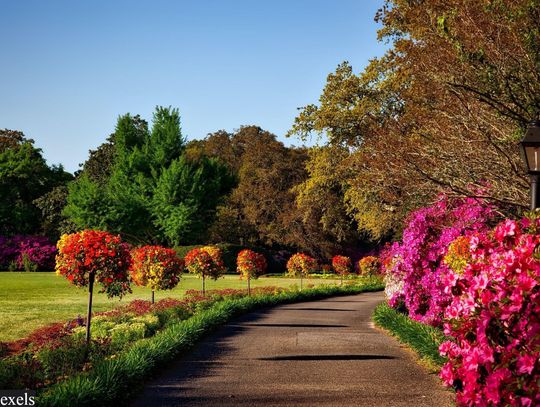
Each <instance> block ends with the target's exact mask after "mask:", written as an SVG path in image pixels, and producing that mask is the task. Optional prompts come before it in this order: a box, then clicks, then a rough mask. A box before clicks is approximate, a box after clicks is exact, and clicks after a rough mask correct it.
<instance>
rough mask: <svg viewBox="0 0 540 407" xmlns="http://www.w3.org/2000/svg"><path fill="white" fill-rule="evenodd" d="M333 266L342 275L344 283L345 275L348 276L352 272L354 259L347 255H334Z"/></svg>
mask: <svg viewBox="0 0 540 407" xmlns="http://www.w3.org/2000/svg"><path fill="white" fill-rule="evenodd" d="M332 268H333V269H334V271H335V272H336V273H337V274H339V276H340V277H341V284H343V276H347V275H349V274H351V273H352V260H351V258H350V257H347V256H339V255H338V256H334V257H332Z"/></svg>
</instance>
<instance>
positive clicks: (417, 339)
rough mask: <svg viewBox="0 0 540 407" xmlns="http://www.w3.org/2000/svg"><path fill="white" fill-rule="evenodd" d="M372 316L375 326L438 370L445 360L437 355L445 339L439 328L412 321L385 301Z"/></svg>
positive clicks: (424, 362) (429, 366) (428, 365)
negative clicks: (385, 331)
mask: <svg viewBox="0 0 540 407" xmlns="http://www.w3.org/2000/svg"><path fill="white" fill-rule="evenodd" d="M372 318H373V321H374V322H375V324H376V325H377V326H379V327H380V328H383V329H385V330H387V331H388V332H389V333H390V334H391V335H392V336H394V337H396V338H397V340H398V341H399V342H401V343H402V344H404V345H406V346H408V347H409V348H411V349H413V350H414V351H415V352H416V354H417V355H418V357H419V358H420V360H421V361H422V362H423V364H424V365H426V366H427V367H428V368H430V369H432V370H433V371H438V370H439V369H440V368H441V367H442V365H443V364H444V363H445V362H446V358H444V357H442V356H441V355H439V345H440V344H441V343H442V342H444V341H445V340H446V339H447V338H446V337H445V336H444V334H443V332H442V331H441V330H440V329H437V328H434V327H432V326H429V325H425V324H422V323H420V322H417V321H413V320H412V319H410V318H409V317H408V316H406V315H404V314H402V313H400V312H398V311H396V310H395V309H393V308H391V307H390V306H389V305H388V304H386V303H383V304H380V305H379V306H377V308H375V311H374V312H373V316H372Z"/></svg>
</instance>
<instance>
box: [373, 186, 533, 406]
mask: <svg viewBox="0 0 540 407" xmlns="http://www.w3.org/2000/svg"><path fill="white" fill-rule="evenodd" d="M494 219H495V210H494V208H493V207H491V206H490V205H488V204H486V203H485V202H483V201H481V200H475V199H450V198H448V197H444V196H441V197H440V198H439V200H438V201H437V202H435V204H434V205H432V206H430V207H428V208H423V209H420V210H418V211H416V212H414V213H413V214H411V216H410V219H409V223H408V225H407V227H406V229H405V231H404V233H403V241H402V242H401V243H394V244H393V245H391V246H388V247H387V248H386V249H385V250H384V251H383V254H382V263H383V268H384V269H385V270H386V273H387V274H386V282H387V287H386V292H387V296H388V298H389V302H390V305H391V306H393V307H395V308H400V309H402V310H405V311H406V312H407V313H408V314H409V316H410V317H411V318H413V319H415V320H418V321H421V322H424V323H428V324H431V325H434V326H439V327H442V328H443V329H444V333H445V334H446V335H447V336H448V337H449V340H448V341H446V342H444V343H443V344H442V345H441V346H440V352H441V354H442V355H444V356H447V357H448V362H447V363H446V364H445V365H444V367H443V368H442V370H441V378H442V379H443V381H444V382H445V383H446V385H448V386H451V387H453V388H454V389H455V390H456V397H457V402H458V404H459V405H462V406H499V405H501V406H502V405H504V406H507V405H508V406H538V405H540V362H539V359H540V253H539V251H540V250H539V247H540V219H538V215H534V216H533V215H531V217H529V218H525V219H523V220H521V221H520V222H517V221H513V220H508V219H507V220H504V221H502V222H501V223H499V225H498V226H496V227H495V228H491V227H490V223H491V222H492V221H493V220H494Z"/></svg>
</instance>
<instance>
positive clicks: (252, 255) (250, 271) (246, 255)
mask: <svg viewBox="0 0 540 407" xmlns="http://www.w3.org/2000/svg"><path fill="white" fill-rule="evenodd" d="M236 262H237V269H236V270H237V271H238V273H240V276H241V277H243V278H246V279H250V278H258V277H259V276H260V275H262V274H264V273H265V271H266V267H267V263H266V259H265V257H264V255H262V254H260V253H256V252H254V251H253V250H249V249H244V250H242V251H241V252H240V253H238V257H237V260H236Z"/></svg>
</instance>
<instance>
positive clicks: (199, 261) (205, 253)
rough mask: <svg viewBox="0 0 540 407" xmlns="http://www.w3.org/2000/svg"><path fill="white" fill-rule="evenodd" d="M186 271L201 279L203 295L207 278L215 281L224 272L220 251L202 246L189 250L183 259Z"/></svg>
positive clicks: (217, 248) (214, 247) (212, 247)
mask: <svg viewBox="0 0 540 407" xmlns="http://www.w3.org/2000/svg"><path fill="white" fill-rule="evenodd" d="M184 261H185V262H186V269H187V270H188V271H189V272H190V273H192V274H196V275H198V276H199V277H201V278H202V292H203V295H204V294H205V292H206V291H205V280H206V278H207V277H209V278H212V279H214V280H217V279H218V278H219V277H220V276H221V275H222V274H223V273H224V272H225V265H224V264H223V259H222V254H221V249H220V248H219V247H216V246H204V247H199V248H196V249H193V250H190V251H189V252H188V254H186V257H185V259H184Z"/></svg>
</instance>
